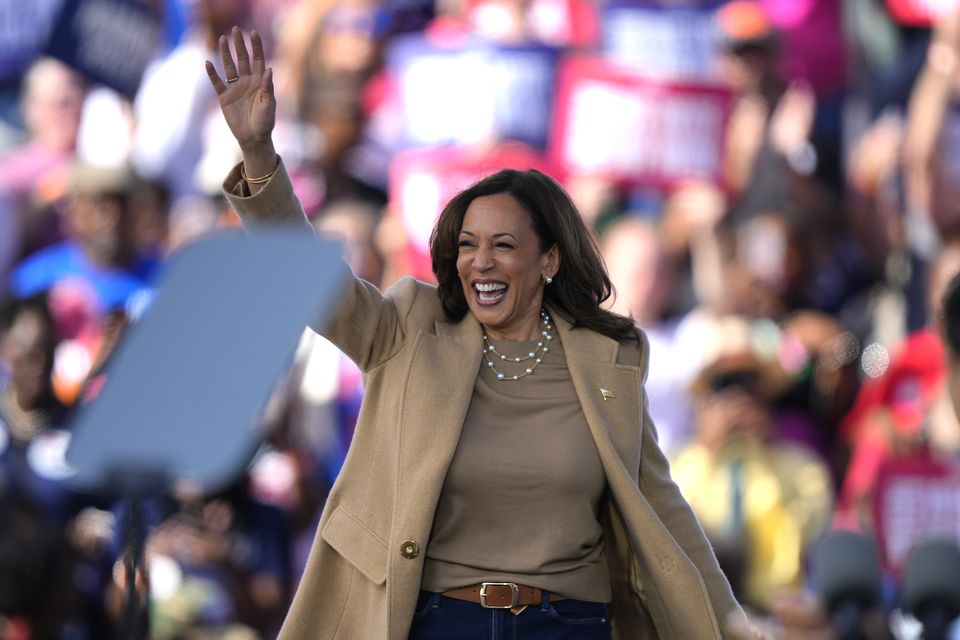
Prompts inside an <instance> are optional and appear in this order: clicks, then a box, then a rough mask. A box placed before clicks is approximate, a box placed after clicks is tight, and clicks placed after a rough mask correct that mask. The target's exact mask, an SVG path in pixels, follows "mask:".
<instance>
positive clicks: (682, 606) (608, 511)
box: [224, 168, 743, 640]
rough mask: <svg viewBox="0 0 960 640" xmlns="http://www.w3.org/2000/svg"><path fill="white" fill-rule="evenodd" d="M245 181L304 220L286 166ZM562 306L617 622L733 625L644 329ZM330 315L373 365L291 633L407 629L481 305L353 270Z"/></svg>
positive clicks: (227, 186) (469, 384)
mask: <svg viewBox="0 0 960 640" xmlns="http://www.w3.org/2000/svg"><path fill="white" fill-rule="evenodd" d="M244 188H245V185H243V184H242V183H241V182H240V176H239V171H238V170H236V169H235V170H234V171H233V172H232V173H231V174H230V176H229V177H228V178H227V180H226V182H225V183H224V190H225V192H226V193H227V195H228V197H229V199H230V202H231V204H232V205H233V207H234V208H235V209H236V211H237V213H238V214H239V215H240V217H241V219H242V220H244V224H245V226H247V227H248V228H250V226H251V225H252V224H253V223H257V222H259V223H263V222H283V223H291V224H298V225H305V224H306V222H305V218H304V215H303V212H302V209H301V208H300V205H299V202H298V201H297V199H296V198H295V196H294V195H293V190H292V187H291V185H290V181H289V178H288V177H287V175H286V173H285V172H284V171H283V169H282V168H281V170H280V171H278V173H277V175H276V176H275V177H274V179H273V180H272V181H271V182H270V183H269V184H268V185H266V187H265V188H264V189H263V190H262V191H261V192H260V193H258V194H257V195H256V196H253V197H243V195H244ZM551 315H552V316H553V317H554V318H555V324H556V327H557V334H558V336H559V339H560V341H561V343H562V344H563V346H564V352H565V354H566V357H567V365H568V367H569V369H570V376H571V378H572V379H573V383H574V386H575V388H576V390H577V395H578V397H579V399H580V404H581V406H582V407H583V413H584V416H585V417H586V420H587V424H588V425H589V427H590V431H591V433H592V435H593V438H594V440H595V442H596V445H597V451H598V452H599V454H600V460H601V462H602V464H603V469H604V473H605V474H606V478H607V484H608V485H609V487H610V494H609V495H610V499H609V500H607V506H606V507H605V508H604V513H603V518H602V519H603V522H602V524H603V526H604V540H605V549H606V554H607V563H608V565H609V568H610V576H611V581H612V587H613V594H614V596H613V603H612V607H611V609H612V621H613V633H614V637H615V638H630V639H634V638H641V639H643V638H663V639H665V640H666V639H669V640H675V639H679V640H687V639H691V640H694V639H696V640H700V639H707V638H730V637H732V635H731V634H730V632H729V630H728V627H727V625H726V624H725V623H727V622H728V621H729V620H730V618H731V617H732V616H742V615H743V614H742V611H741V610H740V608H739V606H738V604H737V603H736V601H735V600H734V598H733V595H732V593H731V591H730V587H729V585H728V583H727V581H726V579H725V578H724V576H723V574H722V573H721V572H720V569H719V567H718V565H717V562H716V559H715V557H714V555H713V552H712V550H711V548H710V546H709V544H708V542H707V540H706V538H705V536H704V534H703V531H702V529H701V528H700V526H699V524H698V523H697V520H696V519H695V517H694V515H693V513H692V512H691V510H690V508H689V507H688V506H687V503H686V502H685V501H684V500H683V498H682V497H681V495H680V493H679V491H678V489H677V487H676V485H675V484H674V483H673V482H672V481H671V480H670V475H669V470H668V466H667V461H666V459H665V458H664V456H663V453H661V451H660V449H659V447H658V446H657V439H656V432H655V428H654V426H653V424H652V423H651V422H650V419H649V416H648V414H647V410H646V397H645V394H644V391H643V381H644V379H645V376H646V371H647V359H648V346H647V342H646V339H645V338H644V341H643V343H642V344H639V345H638V344H632V345H620V344H619V343H617V342H616V341H615V340H612V339H610V338H607V337H606V336H602V335H600V334H597V333H595V332H593V331H590V330H587V329H573V328H571V326H570V324H568V323H567V322H564V321H563V320H562V319H561V318H559V317H558V316H557V314H551ZM321 329H322V330H321V332H322V333H323V334H324V335H325V336H327V337H328V338H329V339H330V340H331V341H332V342H334V343H335V344H336V345H337V346H338V347H340V348H341V349H342V350H343V351H344V352H345V353H346V354H347V355H348V356H349V357H350V358H352V359H353V360H354V361H355V362H356V363H357V364H358V365H359V366H360V368H361V369H362V370H363V371H364V374H365V382H366V387H365V395H364V401H363V406H362V408H361V411H360V417H359V420H358V422H357V427H356V432H355V435H354V439H353V443H352V445H351V447H350V451H349V453H348V455H347V458H346V461H345V463H344V465H343V470H342V472H341V473H340V477H339V478H338V480H337V482H336V483H335V484H334V486H333V489H332V490H331V492H330V496H329V498H328V500H327V503H326V506H325V507H324V510H323V514H322V516H321V518H320V525H319V528H318V535H317V536H316V538H315V540H314V544H313V548H312V550H311V553H310V558H309V561H308V563H307V567H306V571H305V573H304V575H303V578H302V580H301V582H300V586H299V588H298V589H297V593H296V596H295V597H294V601H293V604H292V605H291V608H290V611H289V613H288V615H287V618H286V621H285V623H284V625H283V629H282V631H281V633H280V637H281V639H282V640H293V639H296V640H300V639H316V640H319V639H321V638H323V639H327V638H331V639H333V638H336V639H358V640H378V639H381V638H383V639H386V640H404V639H405V638H406V636H407V633H408V630H409V628H410V624H411V621H412V618H413V614H414V607H415V604H416V600H417V595H418V593H419V589H420V576H421V572H422V569H423V561H424V555H425V551H426V548H427V544H428V543H429V536H430V529H431V526H432V523H433V515H434V510H435V508H436V505H437V500H438V498H439V495H440V490H441V487H442V485H443V481H444V476H445V474H446V471H447V468H448V466H449V464H450V460H451V458H452V457H453V454H454V450H455V449H456V446H457V441H458V439H459V436H460V429H461V427H462V425H463V420H464V416H465V415H466V412H467V408H468V406H469V403H470V398H471V394H472V392H473V386H474V380H475V378H476V376H477V372H478V371H479V368H480V359H481V348H482V334H481V328H480V325H479V323H477V321H476V320H475V319H474V318H473V316H472V315H470V314H467V317H466V318H464V319H463V320H461V321H460V322H457V323H451V322H449V321H447V320H446V319H445V317H444V314H443V312H442V309H441V307H440V303H439V300H438V297H437V293H436V288H435V287H433V286H431V285H428V284H425V283H422V282H418V281H416V280H414V279H412V278H405V279H403V280H401V281H399V282H398V283H397V284H396V285H394V286H393V287H391V288H390V289H389V290H388V291H387V292H386V293H385V294H381V293H380V291H379V290H377V288H376V287H374V286H373V285H371V284H369V283H367V282H365V281H363V280H360V279H358V278H350V279H349V284H348V285H347V289H346V293H345V295H344V298H343V301H342V302H341V304H340V305H339V308H338V311H337V312H336V314H335V316H334V318H333V319H332V320H331V321H330V322H329V323H328V324H327V326H325V327H322V328H321ZM601 389H604V390H606V391H607V392H606V393H602V392H601ZM604 396H606V399H605V397H604Z"/></svg>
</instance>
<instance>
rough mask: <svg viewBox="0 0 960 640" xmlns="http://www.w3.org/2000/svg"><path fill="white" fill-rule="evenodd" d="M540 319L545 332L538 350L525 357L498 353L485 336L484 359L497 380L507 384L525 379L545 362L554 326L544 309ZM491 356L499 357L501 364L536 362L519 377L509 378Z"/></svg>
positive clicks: (542, 332)
mask: <svg viewBox="0 0 960 640" xmlns="http://www.w3.org/2000/svg"><path fill="white" fill-rule="evenodd" d="M540 319H541V321H542V322H543V330H542V331H541V332H540V335H541V339H540V341H538V342H537V348H536V349H534V350H533V351H531V352H530V353H528V354H527V355H525V356H516V357H511V356H507V355H504V354H502V353H500V352H499V351H497V348H496V347H495V346H493V343H492V342H490V338H488V337H487V334H486V333H484V334H483V357H484V359H485V360H486V361H487V366H488V367H489V368H490V370H491V371H493V372H494V373H495V374H496V376H497V380H500V381H503V382H506V381H512V380H519V379H520V378H525V377H527V376H529V375H530V374H531V373H533V371H534V369H536V368H537V367H538V366H539V365H540V363H541V362H542V361H543V356H544V355H546V353H547V352H548V351H550V347H548V346H547V345H548V344H550V342H551V341H553V334H552V333H550V330H551V329H553V325H552V324H550V316H549V315H547V312H546V311H544V310H543V309H541V310H540ZM491 354H493V355H494V356H499V359H500V361H501V362H513V363H520V362H526V361H527V360H533V361H534V362H533V364H532V365H530V366H529V367H527V368H525V369H524V370H523V372H521V373H518V374H517V375H513V376H508V375H506V374H504V373H503V372H501V371H498V370H497V366H496V365H495V364H494V358H493V357H492V356H491Z"/></svg>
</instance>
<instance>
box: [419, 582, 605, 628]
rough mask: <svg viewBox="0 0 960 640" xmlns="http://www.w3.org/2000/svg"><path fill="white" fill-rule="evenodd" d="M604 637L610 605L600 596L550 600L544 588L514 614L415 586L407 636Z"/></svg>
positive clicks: (507, 610)
mask: <svg viewBox="0 0 960 640" xmlns="http://www.w3.org/2000/svg"><path fill="white" fill-rule="evenodd" d="M565 638H569V639H571V640H609V639H610V606H609V605H608V604H605V603H602V602H586V601H583V600H559V601H557V602H550V600H549V594H548V593H547V592H546V591H545V592H544V594H543V600H542V601H541V602H540V604H539V605H530V606H529V607H527V608H526V609H524V610H523V611H522V612H521V613H520V615H513V613H511V612H510V610H509V609H485V608H484V607H482V606H480V605H479V604H475V603H473V602H465V601H463V600H455V599H453V598H445V597H443V596H441V595H440V594H439V593H432V592H429V591H421V592H420V598H419V599H418V600H417V608H416V613H415V614H414V618H413V625H412V626H411V628H410V635H409V636H408V638H407V640H563V639H565Z"/></svg>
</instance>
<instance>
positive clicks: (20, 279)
mask: <svg viewBox="0 0 960 640" xmlns="http://www.w3.org/2000/svg"><path fill="white" fill-rule="evenodd" d="M139 184H140V183H139V181H138V179H137V178H136V176H135V175H134V174H133V173H132V171H130V170H129V169H128V168H126V167H117V168H114V167H100V166H96V165H91V164H88V163H85V162H83V161H77V162H75V163H74V164H73V166H72V168H71V171H70V187H69V189H70V191H69V193H70V200H69V202H68V203H67V205H66V214H65V218H64V226H65V228H66V235H67V239H66V240H64V241H63V242H60V243H58V244H55V245H52V246H49V247H46V248H44V249H41V250H40V251H37V252H35V253H33V254H31V255H29V256H27V257H26V258H25V259H24V260H23V261H22V262H21V263H20V264H18V265H17V266H16V268H15V269H14V271H13V273H12V275H11V289H12V291H13V293H14V294H15V295H17V296H21V297H22V296H29V295H33V294H35V293H39V292H42V291H48V290H50V288H51V287H53V286H54V285H55V284H57V283H58V282H61V281H63V280H67V279H78V280H82V281H83V282H85V283H86V284H87V285H88V286H89V287H90V288H92V289H93V290H94V291H95V294H96V298H97V302H98V303H99V305H100V308H101V309H105V310H107V309H113V308H123V307H124V305H126V303H127V302H128V301H129V300H130V298H131V297H132V296H133V295H134V294H136V293H137V292H139V291H141V290H142V289H144V288H146V287H147V286H148V283H149V279H150V276H151V275H152V274H153V270H154V269H155V268H156V266H157V261H156V259H155V257H144V256H140V255H138V254H137V245H136V238H135V234H134V231H135V222H136V220H135V219H134V217H133V215H132V214H131V212H130V205H131V195H132V193H133V192H134V190H135V189H136V188H137V187H138V185H139Z"/></svg>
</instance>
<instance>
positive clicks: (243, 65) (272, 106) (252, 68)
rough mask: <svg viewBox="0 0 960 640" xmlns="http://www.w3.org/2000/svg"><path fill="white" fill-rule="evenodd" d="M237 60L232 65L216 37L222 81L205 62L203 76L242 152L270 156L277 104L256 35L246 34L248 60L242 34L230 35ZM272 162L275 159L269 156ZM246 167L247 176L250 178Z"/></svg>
mask: <svg viewBox="0 0 960 640" xmlns="http://www.w3.org/2000/svg"><path fill="white" fill-rule="evenodd" d="M231 35H232V37H233V45H234V49H236V54H237V59H236V62H234V59H233V55H231V53H230V45H229V43H228V41H227V37H226V36H220V59H221V60H222V61H223V70H224V72H225V73H226V76H227V77H226V78H220V74H218V73H217V70H216V68H215V67H214V65H213V63H212V62H210V61H209V60H207V65H206V67H207V75H208V76H210V83H211V84H212V85H213V89H214V91H216V92H217V97H218V98H219V99H220V109H221V111H223V117H224V119H225V120H226V121H227V125H228V126H229V127H230V131H232V132H233V135H234V137H235V138H236V139H237V142H238V143H239V144H240V148H241V149H242V150H243V151H244V155H245V160H246V159H247V158H246V156H247V155H248V153H250V152H252V153H253V154H257V152H258V151H269V153H268V154H267V155H270V154H272V151H273V143H272V141H271V139H270V134H271V133H272V131H273V126H274V124H275V123H276V117H277V100H276V97H275V96H274V94H273V70H272V69H267V68H266V63H265V60H264V56H263V41H262V40H261V39H260V34H258V33H257V32H256V31H252V32H250V43H251V45H252V48H253V52H252V58H251V54H250V52H248V51H247V43H246V41H245V40H244V38H243V32H242V31H240V29H239V28H238V27H234V28H233V30H232V33H231ZM271 157H272V160H273V161H274V162H275V156H271ZM252 169H253V168H252V167H248V171H249V173H250V175H254V174H253V172H252V171H250V170H252Z"/></svg>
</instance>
